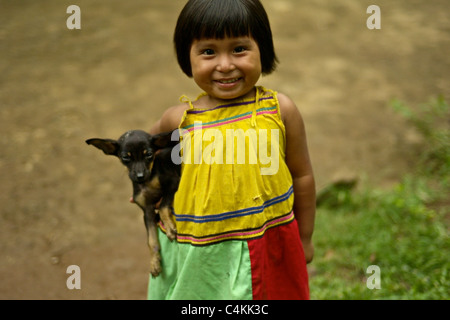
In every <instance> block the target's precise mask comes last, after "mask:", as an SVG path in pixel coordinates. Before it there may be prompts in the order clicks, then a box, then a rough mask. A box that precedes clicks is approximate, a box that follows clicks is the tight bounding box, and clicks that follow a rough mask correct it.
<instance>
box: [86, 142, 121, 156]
mask: <svg viewBox="0 0 450 320" xmlns="http://www.w3.org/2000/svg"><path fill="white" fill-rule="evenodd" d="M86 143H87V144H90V145H93V146H94V147H96V148H98V149H100V150H102V151H103V152H104V153H105V154H107V155H111V156H117V155H118V152H119V143H118V142H117V141H116V140H111V139H97V138H94V139H89V140H86Z"/></svg>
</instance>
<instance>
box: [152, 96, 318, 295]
mask: <svg viewBox="0 0 450 320" xmlns="http://www.w3.org/2000/svg"><path fill="white" fill-rule="evenodd" d="M189 103H190V105H191V109H189V110H187V111H186V112H185V114H184V117H183V119H182V121H181V124H180V127H179V128H180V132H181V136H182V138H181V140H182V143H181V144H180V146H181V153H182V159H183V160H182V177H181V181H180V185H179V189H178V191H177V193H176V195H175V200H174V216H175V219H176V225H177V231H178V235H177V240H176V241H173V242H170V241H169V240H168V238H167V237H166V235H165V234H164V232H165V229H164V225H162V224H161V223H160V224H159V227H160V228H159V239H160V243H161V257H162V261H161V264H162V273H161V274H160V275H159V276H158V277H156V278H152V277H150V281H149V288H148V298H149V299H152V300H153V299H177V300H185V299H188V300H195V299H209V300H219V299H240V300H244V299H256V300H260V299H308V298H309V288H308V274H307V270H306V263H305V258H304V254H303V248H302V244H301V241H300V236H299V231H298V226H297V221H296V220H295V218H294V213H293V211H292V209H293V202H294V195H293V185H292V177H291V175H290V172H289V169H288V168H287V166H286V163H285V161H284V158H285V143H286V138H285V128H284V125H283V122H282V121H281V116H280V109H279V104H278V99H277V94H276V92H274V91H271V90H268V89H265V88H263V87H257V94H256V98H253V99H247V100H242V101H240V102H235V103H233V104H223V105H218V106H216V107H215V108H212V109H194V108H193V105H192V103H191V102H189Z"/></svg>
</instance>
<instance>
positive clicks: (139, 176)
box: [136, 172, 145, 182]
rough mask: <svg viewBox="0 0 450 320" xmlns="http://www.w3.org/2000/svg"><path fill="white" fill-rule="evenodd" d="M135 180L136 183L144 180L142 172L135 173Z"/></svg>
mask: <svg viewBox="0 0 450 320" xmlns="http://www.w3.org/2000/svg"><path fill="white" fill-rule="evenodd" d="M136 178H137V180H138V181H140V182H142V181H144V179H145V174H144V173H143V172H137V173H136Z"/></svg>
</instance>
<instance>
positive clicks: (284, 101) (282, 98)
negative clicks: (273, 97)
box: [277, 92, 299, 124]
mask: <svg viewBox="0 0 450 320" xmlns="http://www.w3.org/2000/svg"><path fill="white" fill-rule="evenodd" d="M277 99H278V105H279V107H280V114H281V119H282V121H283V122H284V123H285V124H286V120H288V119H291V118H292V117H298V116H299V110H298V108H297V106H296V104H295V102H294V101H293V100H292V99H291V98H289V97H288V96H287V95H285V94H284V93H280V92H278V93H277Z"/></svg>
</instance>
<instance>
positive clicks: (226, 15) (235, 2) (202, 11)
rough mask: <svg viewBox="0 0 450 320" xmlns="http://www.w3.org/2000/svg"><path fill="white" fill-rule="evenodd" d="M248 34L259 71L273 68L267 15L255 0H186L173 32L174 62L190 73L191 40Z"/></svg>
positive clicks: (271, 41)
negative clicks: (256, 48) (258, 56)
mask: <svg viewBox="0 0 450 320" xmlns="http://www.w3.org/2000/svg"><path fill="white" fill-rule="evenodd" d="M245 36H250V37H252V38H253V39H254V40H255V41H256V43H257V44H258V46H259V50H260V52H261V65H262V73H263V74H270V73H271V72H272V71H274V70H275V68H276V63H277V61H278V60H277V57H276V55H275V49H274V46H273V39H272V31H271V29H270V23H269V18H268V17H267V14H266V11H265V10H264V7H263V5H262V4H261V2H260V1H259V0H189V1H188V2H187V4H186V5H185V7H184V8H183V10H182V11H181V13H180V16H179V17H178V21H177V25H176V28H175V34H174V44H175V51H176V54H177V59H178V64H179V65H180V67H181V69H182V70H183V72H184V73H185V74H186V75H187V76H189V77H192V70H191V63H190V49H191V45H192V42H193V41H194V40H200V39H224V38H225V37H245Z"/></svg>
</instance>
